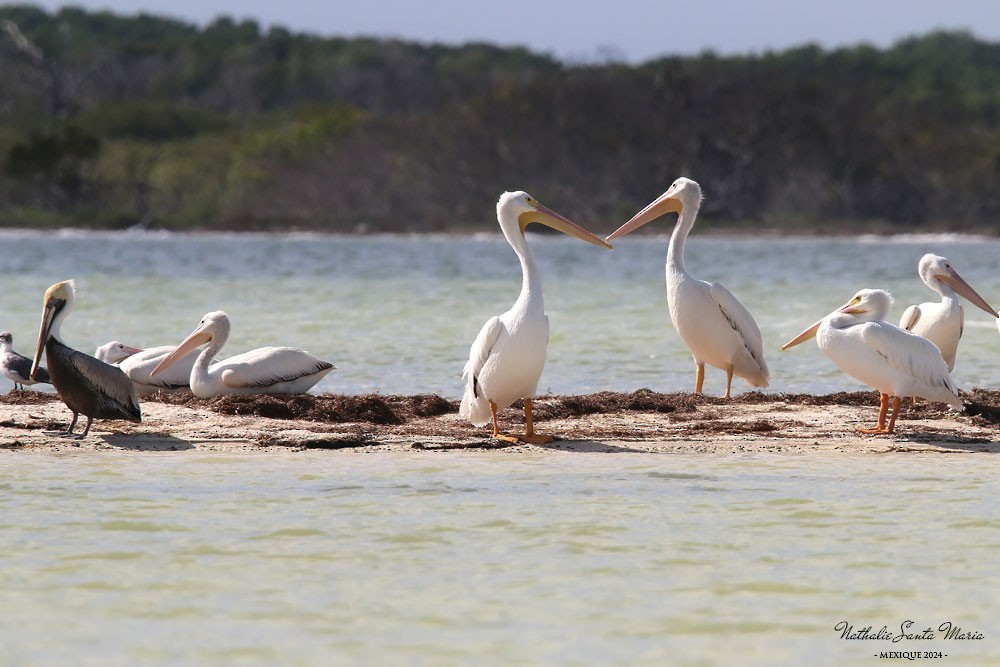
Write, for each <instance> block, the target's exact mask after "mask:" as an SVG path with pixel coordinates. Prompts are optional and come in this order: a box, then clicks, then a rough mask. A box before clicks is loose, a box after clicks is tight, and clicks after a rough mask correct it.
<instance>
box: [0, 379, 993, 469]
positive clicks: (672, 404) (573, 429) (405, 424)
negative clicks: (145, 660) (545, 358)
mask: <svg viewBox="0 0 1000 667" xmlns="http://www.w3.org/2000/svg"><path fill="white" fill-rule="evenodd" d="M142 398H143V401H142V411H143V422H142V423H141V424H132V423H129V422H118V421H107V420H99V421H96V422H95V424H94V427H93V429H92V430H91V433H90V435H89V436H88V437H87V438H86V439H84V440H69V439H65V438H61V437H58V436H56V435H53V434H52V433H51V432H52V431H56V430H61V429H65V428H66V427H67V426H68V424H69V418H70V416H71V415H70V413H69V411H68V409H67V408H66V407H65V405H63V403H62V402H61V401H60V400H59V399H58V398H57V397H56V396H55V395H53V394H51V393H41V392H30V391H28V392H11V393H8V394H7V395H5V396H2V397H0V451H2V452H6V453H12V452H29V451H52V452H55V451H80V450H119V451H134V452H156V451H181V450H192V451H193V450H207V451H227V452H240V451H242V452H268V453H282V452H288V453H292V452H298V451H303V450H307V449H326V450H330V452H331V453H336V452H342V451H353V452H357V451H364V452H399V451H411V452H412V451H425V452H448V451H479V452H482V453H484V454H488V453H491V452H492V453H497V452H519V451H550V452H557V451H575V452H676V453H705V454H732V453H749V452H760V453H807V452H848V453H863V454H883V453H892V452H914V451H918V452H941V453H975V452H992V453H1000V429H998V421H1000V407H995V406H1000V392H992V391H979V390H976V391H973V392H971V393H970V394H968V395H966V396H965V398H966V402H967V405H968V407H967V409H966V411H965V412H964V413H962V414H957V413H954V412H948V411H947V410H945V409H944V408H943V406H940V405H935V404H927V403H921V404H917V405H914V406H912V407H908V408H906V409H905V410H904V414H903V415H902V416H901V417H900V420H899V421H898V422H897V433H896V434H894V435H893V436H871V435H865V434H861V433H857V432H856V431H855V429H857V428H859V427H867V426H871V425H873V424H874V422H875V419H876V417H877V407H876V398H875V395H874V394H873V393H871V392H855V393H842V394H834V395H830V396H809V395H788V396H785V395H767V394H757V393H750V394H743V395H741V396H737V397H736V398H735V399H734V400H732V401H723V400H722V399H718V398H715V397H711V396H692V395H690V394H683V393H678V394H657V393H654V392H649V391H646V390H640V391H637V392H634V393H632V394H613V393H600V394H591V395H586V396H544V397H540V398H538V399H536V416H537V419H538V421H537V424H536V428H537V430H538V431H539V432H542V433H551V434H554V435H556V436H557V437H559V438H560V439H559V440H557V441H556V442H553V443H551V444H548V445H543V446H533V445H507V444H506V443H498V442H496V441H494V440H493V439H492V438H490V437H489V429H488V428H485V427H484V428H481V429H480V428H474V427H472V426H470V425H469V424H467V423H466V422H464V421H463V420H461V419H460V418H459V417H458V415H457V414H456V413H457V409H456V406H455V404H454V403H453V402H450V401H446V400H444V399H442V398H440V397H437V396H380V395H375V396H334V395H329V394H325V395H322V396H309V395H307V396H298V397H292V398H285V397H272V396H260V397H257V396H253V397H250V396H247V397H220V398H217V399H211V400H209V401H204V400H199V399H195V398H194V397H192V396H191V395H190V394H174V395H167V396H163V397H157V396H153V395H147V396H143V397H142ZM503 420H504V422H503V424H504V427H505V428H507V429H509V430H511V431H514V432H517V431H518V430H520V429H521V428H523V426H522V422H521V417H520V412H519V411H518V410H514V409H511V410H507V411H505V412H504V413H503ZM78 430H79V429H78Z"/></svg>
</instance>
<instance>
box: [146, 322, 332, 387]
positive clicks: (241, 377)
mask: <svg viewBox="0 0 1000 667" xmlns="http://www.w3.org/2000/svg"><path fill="white" fill-rule="evenodd" d="M229 329H230V326H229V316H227V315H226V314H225V313H224V312H222V311H221V310H216V311H214V312H211V313H208V314H206V315H205V317H203V318H202V319H201V322H199V323H198V326H197V327H196V328H195V330H194V331H192V332H191V334H190V335H189V336H188V337H187V338H185V339H184V341H183V342H182V343H181V344H180V345H178V346H177V347H176V348H175V349H174V351H173V352H171V353H170V354H168V355H167V356H166V357H164V358H163V359H162V360H161V361H160V363H159V364H157V366H156V368H154V369H153V372H152V373H151V375H153V376H156V375H159V374H160V373H162V372H163V371H164V370H165V369H167V368H169V367H170V366H172V365H173V364H175V363H177V362H179V361H180V360H181V359H183V358H185V357H186V356H187V355H188V354H189V353H190V352H191V351H192V350H194V349H195V348H198V347H200V346H202V345H205V344H206V343H207V344H208V345H207V346H206V347H205V349H204V350H202V351H201V354H199V355H198V358H197V359H196V360H195V362H194V366H193V367H192V368H191V377H190V385H191V393H193V394H194V395H195V396H197V397H198V398H212V397H213V396H221V395H222V394H303V393H305V392H307V391H309V389H310V387H312V386H313V385H314V384H316V383H317V382H319V381H320V380H322V379H323V376H324V375H326V374H327V373H329V372H330V371H332V370H333V369H334V365H333V364H331V363H329V362H327V361H323V360H322V359H319V358H317V357H315V356H313V355H311V354H309V353H308V352H306V351H305V350H300V349H299V348H297V347H259V348H257V349H255V350H250V351H249V352H244V353H243V354H238V355H236V356H235V357H229V358H228V359H225V360H224V361H219V362H217V363H215V364H213V363H212V360H213V359H215V355H217V354H218V353H219V350H221V349H222V347H223V346H224V345H225V344H226V340H228V338H229Z"/></svg>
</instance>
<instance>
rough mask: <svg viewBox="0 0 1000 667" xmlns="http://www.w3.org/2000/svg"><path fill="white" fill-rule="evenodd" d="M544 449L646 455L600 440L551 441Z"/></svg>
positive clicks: (639, 450) (642, 452)
mask: <svg viewBox="0 0 1000 667" xmlns="http://www.w3.org/2000/svg"><path fill="white" fill-rule="evenodd" d="M538 446H539V447H543V448H545V449H553V450H556V451H561V452H579V453H581V454H648V453H649V452H648V451H647V450H645V449H633V448H631V447H623V446H621V445H610V444H608V443H606V442H601V441H600V440H553V441H552V442H547V443H545V444H544V445H538Z"/></svg>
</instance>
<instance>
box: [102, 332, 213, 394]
mask: <svg viewBox="0 0 1000 667" xmlns="http://www.w3.org/2000/svg"><path fill="white" fill-rule="evenodd" d="M173 351H174V346H173V345H160V346H159V347H149V348H145V349H143V348H141V347H132V346H131V345H126V344H125V343H122V342H119V341H117V340H113V341H111V342H109V343H105V344H104V345H101V346H100V347H99V348H97V351H96V352H95V353H94V356H95V357H97V358H98V359H100V360H101V361H105V362H107V363H109V364H114V365H115V366H118V368H120V369H122V372H123V373H125V375H127V376H128V377H129V379H130V380H132V384H134V385H135V389H136V391H138V392H155V391H182V390H185V389H188V388H189V387H190V384H189V383H190V381H191V380H190V378H191V368H192V367H194V362H195V359H197V358H198V353H199V352H200V350H191V352H189V353H188V355H187V356H186V357H184V358H183V359H180V360H179V361H177V363H175V364H173V365H172V366H171V367H170V368H168V369H166V370H164V371H162V372H160V373H157V375H156V377H155V378H154V377H152V372H153V369H154V368H156V366H157V365H158V364H159V363H160V362H161V361H162V360H163V359H164V357H166V356H167V355H168V354H170V353H171V352H173Z"/></svg>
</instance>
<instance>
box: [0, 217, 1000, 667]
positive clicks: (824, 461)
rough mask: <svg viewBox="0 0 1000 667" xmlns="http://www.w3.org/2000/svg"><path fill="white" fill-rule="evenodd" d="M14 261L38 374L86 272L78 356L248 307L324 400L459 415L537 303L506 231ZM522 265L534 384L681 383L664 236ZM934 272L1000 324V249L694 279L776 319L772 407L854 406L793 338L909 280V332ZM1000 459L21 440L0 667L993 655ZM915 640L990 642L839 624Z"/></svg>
mask: <svg viewBox="0 0 1000 667" xmlns="http://www.w3.org/2000/svg"><path fill="white" fill-rule="evenodd" d="M0 242H2V244H3V248H4V252H3V253H0V279H2V280H3V287H4V289H3V291H2V293H0V300H2V309H0V316H2V318H3V321H2V322H0V328H5V329H9V330H11V331H12V332H14V334H15V340H16V343H17V348H18V349H20V350H21V351H22V352H28V353H30V351H31V349H32V347H33V344H34V337H35V336H36V334H37V328H38V317H39V311H40V302H41V296H42V294H43V292H44V290H45V288H46V287H48V286H49V285H50V284H52V283H53V282H55V281H56V280H60V279H63V278H68V277H74V278H76V279H77V280H78V284H79V294H78V302H77V311H76V312H75V313H74V315H72V316H71V318H70V319H69V320H68V321H67V324H66V326H65V327H64V337H65V339H66V341H67V342H68V343H70V344H71V345H74V346H76V347H78V348H81V349H87V350H90V349H92V348H93V347H96V346H97V345H98V344H100V343H103V342H105V341H107V340H110V339H114V338H116V339H120V340H123V341H125V342H129V343H132V344H138V345H159V344H166V343H170V342H179V341H180V340H181V339H182V338H183V336H185V335H186V334H187V333H188V332H189V331H190V330H191V329H192V328H193V327H194V325H195V324H196V323H197V321H198V320H199V319H200V317H201V315H203V314H204V313H205V312H207V311H209V310H215V309H224V310H227V311H228V312H229V313H230V315H231V317H232V320H233V336H232V338H231V340H230V344H229V346H228V350H229V351H230V352H231V353H236V352H240V351H243V350H246V349H248V348H250V347H254V346H259V345H269V344H290V345H297V346H300V347H304V348H308V349H310V350H312V351H313V352H315V353H317V354H319V355H320V356H322V357H324V358H327V359H329V360H331V361H333V362H334V363H336V364H337V365H338V367H339V369H338V370H337V371H336V372H335V373H333V374H331V375H329V376H327V379H326V380H324V382H323V383H322V384H321V385H319V387H318V390H319V391H335V392H343V393H363V392H371V391H380V392H384V393H416V392H435V393H439V394H442V395H445V396H448V397H457V396H458V395H459V391H460V372H461V367H462V364H463V363H464V361H465V357H466V355H467V353H468V346H469V344H470V342H471V341H472V339H473V338H474V337H475V334H476V333H477V332H478V330H479V328H480V326H481V325H482V323H483V322H484V321H485V320H486V319H487V318H488V317H489V316H491V315H493V314H496V313H499V312H502V311H503V310H505V309H506V308H507V307H509V306H510V304H511V303H512V301H513V300H514V298H515V296H516V293H517V290H518V289H519V287H520V277H519V275H518V267H517V263H516V260H515V258H514V256H513V254H512V253H511V251H510V249H509V248H508V247H507V246H506V243H505V242H504V241H503V240H502V239H501V238H500V237H499V234H492V233H491V234H489V235H483V236H478V237H472V236H469V237H442V236H432V237H414V238H410V237H365V238H361V237H337V236H312V235H299V236H257V235H246V236H232V235H205V236H184V235H159V234H141V233H140V234H79V233H64V234H60V235H55V236H43V235H38V234H32V233H20V232H4V233H0ZM531 243H532V247H533V248H534V249H535V252H536V256H537V258H538V260H539V264H540V266H541V270H542V272H543V281H544V285H545V296H546V304H547V310H548V313H549V316H550V318H551V320H552V340H551V345H550V352H549V362H548V365H547V367H546V371H545V374H544V375H543V377H542V383H541V390H542V391H547V390H551V391H553V392H559V393H568V392H588V391H596V390H602V389H616V390H633V389H637V388H639V387H649V388H652V389H655V390H659V391H674V390H690V388H691V386H692V384H693V373H692V368H691V365H692V364H691V360H690V357H689V355H688V353H687V352H686V350H685V349H684V348H683V346H682V344H681V343H680V341H679V340H678V339H677V337H676V335H675V334H674V333H673V331H672V329H671V328H670V325H669V320H668V317H667V314H666V308H665V297H664V287H663V262H664V255H665V253H666V238H665V237H630V238H627V239H624V240H622V241H621V242H620V243H618V244H617V246H616V248H615V250H614V251H612V252H608V251H602V250H600V249H598V248H594V247H592V246H589V245H587V244H583V243H579V242H576V241H573V240H569V239H561V238H553V237H542V236H537V235H532V238H531ZM925 252H937V253H938V254H943V255H945V256H947V257H949V258H950V259H951V260H952V261H953V263H954V264H955V266H957V267H958V269H959V271H960V272H961V273H962V274H963V275H964V276H965V277H966V279H967V280H968V281H969V282H970V283H972V284H973V285H974V286H975V287H976V288H977V289H978V290H979V291H980V292H981V293H982V294H983V295H984V296H985V297H986V298H987V300H989V301H991V302H992V303H993V304H994V305H998V302H1000V243H998V242H997V241H995V240H982V239H969V238H948V237H908V238H902V239H893V240H885V239H839V240H816V239H736V238H706V237H698V236H697V235H696V236H695V237H693V238H692V239H691V241H690V243H689V246H688V266H689V268H690V270H691V271H692V272H693V273H695V275H697V276H699V277H703V278H705V279H711V280H717V281H721V282H723V283H725V284H726V285H727V286H728V287H729V288H730V289H731V290H732V291H733V292H734V293H735V294H737V296H738V297H739V298H740V299H741V300H742V301H743V302H744V303H745V304H746V305H747V306H748V307H749V308H750V310H751V311H752V312H753V313H754V314H755V316H756V318H757V321H758V323H759V324H760V326H761V329H762V331H763V334H764V339H765V344H766V347H767V350H766V354H767V357H768V361H769V363H770V365H771V369H772V389H771V390H772V391H810V392H830V391H838V390H847V389H857V388H860V385H858V384H856V383H854V382H853V381H852V380H850V379H849V378H847V377H846V376H844V375H843V374H842V373H840V372H839V371H838V370H836V368H835V367H833V365H832V364H831V363H830V362H829V361H828V360H827V359H826V358H825V357H823V355H821V354H820V353H819V351H818V350H816V349H815V347H814V346H802V347H801V348H797V349H796V350H794V351H791V352H787V353H780V352H779V351H778V346H779V345H780V344H781V342H783V341H784V340H787V339H788V338H790V337H791V336H793V335H794V334H796V333H798V332H799V331H800V330H801V329H803V328H804V327H805V326H806V325H808V324H810V323H812V322H813V321H815V320H816V319H818V318H819V317H820V316H822V315H824V314H825V313H827V312H829V311H830V310H832V309H833V308H834V307H836V306H838V305H840V304H841V303H843V302H844V301H846V300H847V298H849V297H850V296H851V295H852V294H853V293H854V292H855V291H856V290H857V289H859V288H861V287H885V288H888V289H890V290H892V291H893V292H894V293H895V294H896V296H897V300H898V303H899V305H898V306H897V308H896V311H895V312H896V317H898V314H899V313H901V312H902V306H904V305H906V304H909V303H914V302H918V301H923V300H925V299H927V298H928V296H929V295H930V292H928V291H927V290H926V289H925V288H924V287H923V286H922V285H921V284H920V282H919V281H918V279H917V277H916V264H917V260H918V259H919V258H920V256H921V255H922V254H923V253H925ZM998 335H1000V334H998V333H997V331H996V328H995V326H994V324H993V322H992V321H991V320H990V319H989V318H988V317H986V315H985V314H983V313H981V312H979V311H977V310H975V309H974V308H969V309H968V310H967V324H966V334H965V337H964V338H963V342H962V346H961V347H960V350H959V360H958V366H957V367H956V370H955V376H956V379H957V380H958V382H959V384H960V386H963V387H972V386H984V387H996V386H997V385H998V384H1000V361H998V355H997V354H996V350H997V348H998V342H1000V339H998ZM706 389H707V390H708V391H710V392H715V393H721V391H722V389H723V385H722V377H721V373H719V372H715V373H710V374H709V377H708V380H707V384H706ZM740 390H742V386H741V389H740ZM998 461H1000V459H998V458H997V457H996V456H992V455H967V456H966V455H947V456H946V455H914V454H905V455H894V456H863V457H859V456H850V455H843V454H825V455H816V456H808V457H803V456H779V455H774V456H763V455H758V456H717V457H698V456H683V455H659V456H656V455H648V454H634V453H621V454H610V455H609V454H580V453H577V454H570V453H565V452H550V453H546V454H539V455H532V456H528V455H524V454H517V453H512V452H499V453H491V454H476V455H465V454H454V453H451V454H442V453H434V452H424V453H420V454H413V455H392V456H387V455H378V454H368V455H363V454H350V453H348V454H332V453H329V452H327V453H322V452H319V453H315V452H314V453H300V454H293V455H286V456H270V455H240V456H220V455H210V454H205V453H198V452H187V453H183V452H178V453H145V454H142V453H138V454H137V453H125V452H123V453H82V452H81V453H79V454H73V455H61V454H43V453H23V452H14V451H2V450H0V582H2V583H0V619H2V624H0V628H2V631H0V656H2V659H0V663H2V664H3V665H8V664H9V665H68V664H72V665H178V664H197V665H277V664H282V665H358V664H370V665H385V664H406V665H466V664H476V665H503V666H508V665H556V664H558V665H612V664H615V665H626V664H628V665H692V666H695V665H727V666H728V665H837V666H840V665H875V664H884V661H881V660H879V659H878V658H876V657H874V656H875V654H876V653H877V652H878V651H880V650H894V649H897V650H898V649H904V650H924V649H926V650H936V651H941V652H943V653H947V654H948V655H949V657H948V658H946V659H942V660H941V661H938V662H940V664H943V665H963V666H964V665H975V666H977V667H978V666H984V667H985V666H987V665H990V666H992V665H997V664H1000V620H998V619H1000V596H998V593H997V591H1000V581H998V579H1000V577H998V574H997V572H998V567H997V565H998V557H997V554H998V553H1000V515H998V512H997V502H996V499H997V498H998V497H1000V488H998V482H997V481H996V480H997V479H998V476H1000V463H998ZM908 619H912V620H914V621H915V622H916V624H917V626H915V627H919V628H920V629H923V628H924V627H927V626H935V627H936V626H937V625H939V624H940V623H943V622H946V621H952V622H954V623H957V624H960V625H961V626H963V627H964V628H966V629H968V630H972V631H977V632H980V633H983V634H984V635H985V639H984V640H979V641H970V642H965V643H959V642H955V641H951V642H946V641H945V640H942V639H940V638H939V639H937V640H933V641H925V642H922V643H921V642H903V643H902V644H888V645H883V643H881V642H860V641H853V642H852V641H847V640H842V639H840V636H839V633H837V632H835V631H834V626H835V625H836V624H837V623H838V622H840V621H842V620H846V621H848V622H850V623H851V624H853V625H854V626H855V628H856V629H861V628H863V627H866V626H872V627H873V630H875V631H877V630H878V629H879V628H880V627H881V626H883V625H885V626H887V627H888V628H889V629H890V630H893V631H895V632H898V628H899V625H900V623H902V622H904V621H906V620H908ZM891 662H895V661H891ZM932 662H933V661H932ZM935 664H937V662H935Z"/></svg>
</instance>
